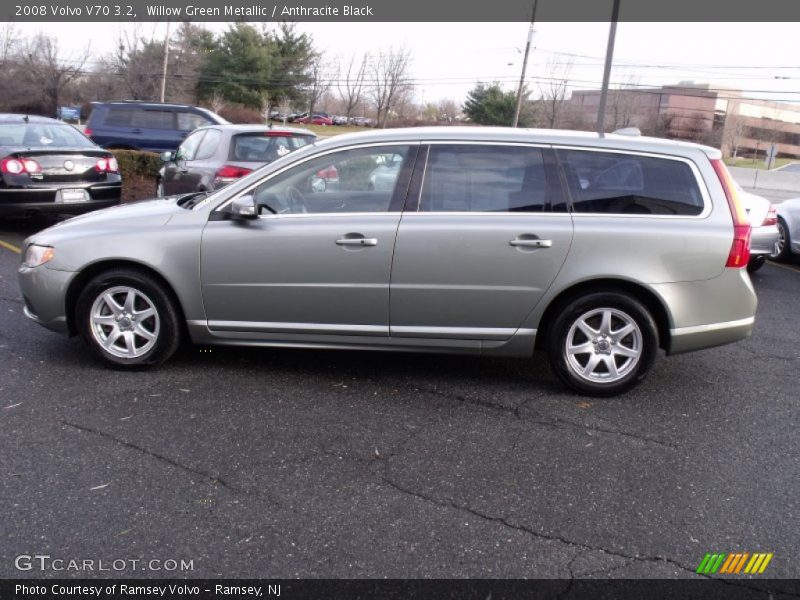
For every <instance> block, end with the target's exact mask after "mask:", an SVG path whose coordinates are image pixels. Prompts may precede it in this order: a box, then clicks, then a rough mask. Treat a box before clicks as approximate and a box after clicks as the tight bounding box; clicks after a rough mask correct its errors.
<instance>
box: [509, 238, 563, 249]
mask: <svg viewBox="0 0 800 600" xmlns="http://www.w3.org/2000/svg"><path fill="white" fill-rule="evenodd" d="M508 243H509V244H510V245H512V246H527V247H528V248H551V247H552V246H553V240H538V239H533V240H531V239H525V238H517V239H515V240H511V241H510V242H508Z"/></svg>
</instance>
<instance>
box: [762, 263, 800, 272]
mask: <svg viewBox="0 0 800 600" xmlns="http://www.w3.org/2000/svg"><path fill="white" fill-rule="evenodd" d="M769 264H770V265H771V266H773V267H779V268H781V269H785V270H786V271H794V272H795V273H800V269H799V268H797V267H793V266H791V265H782V264H780V263H776V262H771V263H769Z"/></svg>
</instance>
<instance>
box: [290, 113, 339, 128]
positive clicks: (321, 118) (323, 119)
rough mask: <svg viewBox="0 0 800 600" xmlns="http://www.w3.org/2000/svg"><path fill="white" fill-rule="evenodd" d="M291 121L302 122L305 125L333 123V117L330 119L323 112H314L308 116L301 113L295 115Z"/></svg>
mask: <svg viewBox="0 0 800 600" xmlns="http://www.w3.org/2000/svg"><path fill="white" fill-rule="evenodd" d="M292 122H293V123H303V124H306V125H309V124H310V125H333V119H331V117H330V116H329V115H327V114H325V113H321V114H317V113H315V114H313V115H311V116H309V114H308V113H303V114H302V115H300V116H298V117H295V118H294V119H293V121H292Z"/></svg>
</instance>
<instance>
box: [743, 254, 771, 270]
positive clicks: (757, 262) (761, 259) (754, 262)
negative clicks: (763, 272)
mask: <svg viewBox="0 0 800 600" xmlns="http://www.w3.org/2000/svg"><path fill="white" fill-rule="evenodd" d="M765 262H767V257H766V256H763V255H762V256H751V257H750V262H748V263H747V272H748V273H755V272H756V271H758V270H759V269H760V268H761V267H763V266H764V263H765Z"/></svg>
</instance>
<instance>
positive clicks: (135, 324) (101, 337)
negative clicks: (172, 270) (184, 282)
mask: <svg viewBox="0 0 800 600" xmlns="http://www.w3.org/2000/svg"><path fill="white" fill-rule="evenodd" d="M76 323H77V326H78V330H79V332H80V334H81V337H82V338H83V340H84V342H85V343H86V344H87V345H88V346H89V348H90V349H91V350H92V352H93V353H94V354H96V355H97V356H98V357H100V358H102V359H103V360H105V361H106V362H108V363H110V364H112V365H114V366H116V367H122V368H142V367H148V366H156V365H159V364H161V363H162V362H164V361H165V360H167V359H168V358H169V357H170V356H172V354H174V353H175V350H177V348H178V346H179V344H180V321H179V317H178V313H177V311H176V309H175V306H174V304H173V301H172V300H171V298H170V297H169V295H168V294H167V292H166V291H165V290H164V289H163V287H162V285H161V284H160V283H159V282H158V281H156V280H155V279H154V278H153V277H151V276H150V275H148V274H146V273H144V272H141V271H136V270H133V269H114V270H109V271H106V272H104V273H101V274H100V275H98V276H96V277H95V278H94V279H92V280H91V281H90V282H89V283H88V284H87V285H86V286H85V287H84V289H83V291H82V292H81V294H80V296H79V297H78V302H77V306H76Z"/></svg>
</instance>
